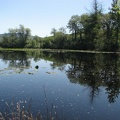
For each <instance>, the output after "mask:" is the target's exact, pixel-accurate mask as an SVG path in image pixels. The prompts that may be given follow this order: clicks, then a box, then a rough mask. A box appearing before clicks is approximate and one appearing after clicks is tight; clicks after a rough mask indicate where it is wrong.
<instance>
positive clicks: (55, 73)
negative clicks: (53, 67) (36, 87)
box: [46, 72, 56, 74]
mask: <svg viewBox="0 0 120 120" xmlns="http://www.w3.org/2000/svg"><path fill="white" fill-rule="evenodd" d="M46 73H47V74H56V73H55V72H46Z"/></svg>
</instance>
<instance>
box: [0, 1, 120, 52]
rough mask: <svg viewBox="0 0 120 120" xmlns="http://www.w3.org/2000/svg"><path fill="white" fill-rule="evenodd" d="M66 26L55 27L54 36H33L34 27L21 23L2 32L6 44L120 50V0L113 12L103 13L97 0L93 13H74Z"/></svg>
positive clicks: (7, 46) (52, 32) (4, 45)
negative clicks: (32, 28)
mask: <svg viewBox="0 0 120 120" xmlns="http://www.w3.org/2000/svg"><path fill="white" fill-rule="evenodd" d="M67 29H69V31H70V34H66V28H64V27H61V28H59V29H58V30H57V29H56V28H52V30H51V34H52V36H48V37H44V38H40V37H39V36H34V37H31V32H30V29H28V28H25V27H24V26H23V25H20V27H19V28H16V29H9V33H8V34H4V36H2V40H1V41H0V47H4V48H24V47H26V48H38V49H39V48H50V49H78V50H97V51H119V50H120V1H119V0H113V3H112V6H111V9H110V12H109V13H106V14H103V12H102V6H101V5H100V4H99V3H98V0H93V4H92V10H91V12H90V13H86V14H82V15H72V16H71V18H70V20H69V21H68V24H67Z"/></svg>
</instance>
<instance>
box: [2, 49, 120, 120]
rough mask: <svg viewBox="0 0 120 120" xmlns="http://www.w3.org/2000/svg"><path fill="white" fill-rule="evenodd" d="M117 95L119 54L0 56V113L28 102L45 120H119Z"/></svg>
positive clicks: (6, 53) (119, 69) (119, 70)
mask: <svg viewBox="0 0 120 120" xmlns="http://www.w3.org/2000/svg"><path fill="white" fill-rule="evenodd" d="M119 93H120V56H119V55H118V54H93V53H92V54H90V53H89V54H88V53H60V52H59V53H56V52H40V51H37V52H35V51H34V52H30V51H29V52H15V51H13V52H10V51H9V52H5V51H4V52H0V111H1V112H2V113H4V112H6V110H7V111H8V112H9V111H10V110H11V109H12V108H13V106H14V109H15V106H16V104H17V102H19V103H20V105H21V109H23V108H24V109H28V108H29V105H30V104H29V103H30V102H31V109H30V110H31V112H32V114H33V116H36V114H37V113H38V112H40V113H41V115H42V116H43V118H44V119H45V120H46V119H47V117H46V116H47V114H48V113H47V110H48V112H49V113H52V114H55V113H56V114H55V117H56V119H60V120H64V119H65V120H120V97H119ZM6 103H7V104H8V105H9V107H8V105H6ZM8 108H9V109H8Z"/></svg>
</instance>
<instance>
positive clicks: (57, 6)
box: [0, 0, 112, 37]
mask: <svg viewBox="0 0 120 120" xmlns="http://www.w3.org/2000/svg"><path fill="white" fill-rule="evenodd" d="M98 1H99V3H101V4H102V5H103V8H104V12H107V11H108V8H109V7H111V3H112V0H98ZM92 2H93V0H0V34H2V33H5V32H8V28H18V27H19V25H20V24H22V25H24V26H25V27H27V28H30V29H31V33H32V35H38V36H41V37H45V36H49V35H50V32H51V29H52V28H56V29H59V28H60V27H66V25H67V23H68V21H69V19H70V18H71V16H72V15H81V14H83V13H89V12H90V10H91V6H92Z"/></svg>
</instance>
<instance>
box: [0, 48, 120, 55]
mask: <svg viewBox="0 0 120 120" xmlns="http://www.w3.org/2000/svg"><path fill="white" fill-rule="evenodd" d="M3 50H5V51H37V50H39V51H50V52H58V53H60V52H61V53H63V52H80V53H107V54H108V53H117V54H118V53H120V52H107V51H92V50H70V49H34V48H33V49H32V48H30V49H29V48H0V51H3Z"/></svg>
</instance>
